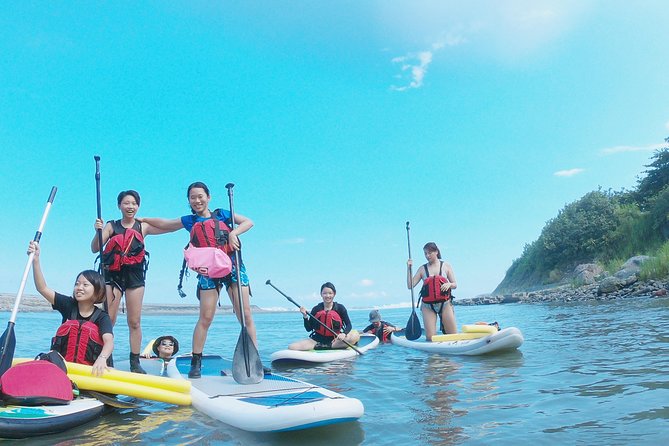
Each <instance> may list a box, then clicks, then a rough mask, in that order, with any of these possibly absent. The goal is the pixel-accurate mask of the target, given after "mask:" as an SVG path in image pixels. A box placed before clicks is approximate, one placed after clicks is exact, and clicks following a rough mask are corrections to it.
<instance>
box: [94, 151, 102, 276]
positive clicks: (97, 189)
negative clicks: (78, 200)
mask: <svg viewBox="0 0 669 446" xmlns="http://www.w3.org/2000/svg"><path fill="white" fill-rule="evenodd" d="M93 158H94V159H95V192H96V195H97V197H96V202H97V206H98V220H102V200H101V199H100V157H99V156H97V155H96V156H94V157H93ZM97 233H98V252H99V253H100V273H101V274H102V276H103V277H104V272H105V269H104V268H103V267H102V229H98V230H97Z"/></svg>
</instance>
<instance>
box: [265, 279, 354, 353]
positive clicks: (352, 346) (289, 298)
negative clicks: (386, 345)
mask: <svg viewBox="0 0 669 446" xmlns="http://www.w3.org/2000/svg"><path fill="white" fill-rule="evenodd" d="M265 285H269V286H271V287H272V288H274V289H275V290H277V291H278V292H279V293H280V294H281V295H282V296H283V297H285V298H286V299H288V301H289V302H291V303H292V304H293V305H295V306H296V307H297V308H302V306H301V305H300V304H298V303H297V302H295V301H294V300H293V299H292V298H291V297H290V296H288V295H286V294H285V293H284V292H283V291H281V290H280V289H278V288H277V287H275V286H274V284H272V282H270V280H269V279H267V282H265ZM307 316H311V318H312V319H313V320H315V321H316V322H318V323H319V324H321V325H322V326H323V327H324V328H325V329H326V330H328V331H329V332H330V333H332V334H333V335H335V337H337V332H335V331H334V330H333V329H331V328H330V327H328V326H327V325H325V324H324V323H323V322H321V321H319V320H318V318H317V317H316V316H314V315H313V314H311V313H309V312H308V311H307ZM342 342H343V343H344V344H346V345H348V346H349V347H351V348H352V349H353V350H355V351H356V352H357V353H358V354H359V355H362V354H363V353H362V352H361V351H360V350H359V349H358V348H357V347H356V346H355V345H353V344H349V343H348V342H346V341H344V340H343V339H342Z"/></svg>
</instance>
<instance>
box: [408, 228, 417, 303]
mask: <svg viewBox="0 0 669 446" xmlns="http://www.w3.org/2000/svg"><path fill="white" fill-rule="evenodd" d="M407 248H408V251H409V260H411V238H410V237H409V222H407ZM409 283H410V284H411V308H412V310H411V311H412V312H413V308H414V307H415V306H416V305H415V304H416V300H415V298H414V295H413V265H409Z"/></svg>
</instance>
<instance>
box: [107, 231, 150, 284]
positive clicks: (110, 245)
mask: <svg viewBox="0 0 669 446" xmlns="http://www.w3.org/2000/svg"><path fill="white" fill-rule="evenodd" d="M110 223H111V225H112V229H113V230H114V235H112V236H111V237H110V238H109V240H107V244H106V245H105V248H104V251H103V252H102V256H101V257H100V258H101V263H102V265H103V266H104V268H105V270H108V271H120V270H121V267H122V266H123V265H137V264H141V263H144V260H145V256H147V255H148V253H147V252H146V250H145V249H144V236H143V235H142V224H141V223H140V222H138V221H135V224H134V225H132V228H124V227H123V225H122V224H121V220H116V221H110Z"/></svg>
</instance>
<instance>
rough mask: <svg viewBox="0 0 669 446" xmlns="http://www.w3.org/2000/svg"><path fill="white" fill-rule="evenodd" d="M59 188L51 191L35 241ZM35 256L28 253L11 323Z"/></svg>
mask: <svg viewBox="0 0 669 446" xmlns="http://www.w3.org/2000/svg"><path fill="white" fill-rule="evenodd" d="M57 190H58V188H57V187H56V186H53V187H52V188H51V193H50V194H49V199H48V200H47V202H46V208H45V209H44V213H43V214H42V221H40V224H39V228H38V229H37V232H36V233H35V237H34V238H33V241H35V242H39V241H40V239H41V238H42V229H44V224H45V223H46V218H47V216H48V215H49V211H50V210H51V205H52V204H53V199H54V198H55V197H56V191H57ZM34 257H35V253H34V252H31V253H30V255H28V263H26V267H25V269H24V270H23V278H22V279H21V285H20V286H19V292H18V293H17V294H16V300H15V301H14V309H13V310H12V315H11V317H10V318H9V323H11V324H12V325H13V324H14V322H15V321H16V313H17V312H18V311H19V303H21V296H22V295H23V290H24V289H25V287H26V281H27V280H28V273H29V272H30V267H31V266H32V263H33V258H34Z"/></svg>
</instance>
